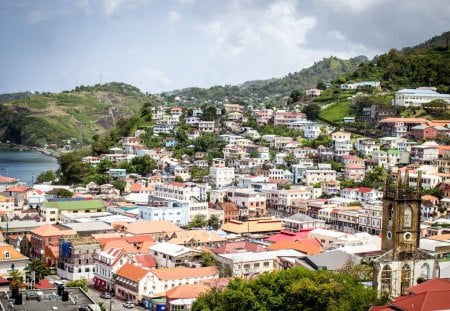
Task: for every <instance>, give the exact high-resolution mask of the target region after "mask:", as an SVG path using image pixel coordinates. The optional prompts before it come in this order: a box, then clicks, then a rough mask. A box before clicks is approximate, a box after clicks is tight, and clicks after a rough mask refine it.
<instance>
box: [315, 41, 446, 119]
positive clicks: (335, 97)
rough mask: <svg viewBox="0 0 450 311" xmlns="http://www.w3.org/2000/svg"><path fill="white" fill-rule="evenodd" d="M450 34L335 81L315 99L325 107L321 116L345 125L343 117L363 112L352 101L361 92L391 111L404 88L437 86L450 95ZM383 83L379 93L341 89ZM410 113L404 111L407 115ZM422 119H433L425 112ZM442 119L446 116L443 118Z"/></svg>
mask: <svg viewBox="0 0 450 311" xmlns="http://www.w3.org/2000/svg"><path fill="white" fill-rule="evenodd" d="M449 36H450V32H446V33H443V34H442V35H440V36H435V37H433V38H432V39H430V40H428V41H426V42H425V43H422V44H419V45H417V46H414V47H410V48H405V49H403V50H401V51H397V50H394V49H393V50H390V51H389V52H387V53H385V54H382V55H379V56H376V57H375V58H374V59H373V60H372V61H370V62H364V63H361V64H360V65H359V66H358V68H357V69H356V70H355V71H353V72H351V73H348V74H345V75H342V76H340V77H339V78H338V79H335V80H334V81H333V83H332V84H333V85H332V87H331V88H330V89H328V90H326V91H325V92H323V93H322V94H321V96H319V97H318V98H316V99H315V102H316V103H319V104H321V105H323V107H324V108H323V109H322V111H321V112H320V117H321V118H322V119H324V120H328V121H330V122H335V123H342V119H343V117H346V116H357V115H358V114H359V113H360V111H358V110H356V109H352V107H351V104H350V100H349V98H350V97H351V96H353V95H355V94H356V93H357V92H359V91H364V92H369V95H371V97H370V99H371V100H370V101H367V105H370V104H371V103H378V104H380V105H382V106H385V107H387V108H389V106H390V102H391V100H392V99H393V98H394V92H395V91H397V90H398V89H401V88H416V87H419V86H434V87H436V88H437V90H438V91H439V92H441V93H449V92H450V50H449V48H448V43H447V38H448V37H449ZM367 80H375V81H380V83H381V88H380V89H378V90H368V89H365V90H341V89H340V84H341V83H354V82H360V81H367ZM407 113H408V111H406V112H404V113H403V114H404V115H407ZM422 113H423V114H422V115H420V116H421V117H429V118H433V117H434V116H433V115H427V113H426V112H425V111H422ZM440 117H445V116H443V115H441V116H440Z"/></svg>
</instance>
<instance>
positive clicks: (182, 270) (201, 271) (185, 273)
mask: <svg viewBox="0 0 450 311" xmlns="http://www.w3.org/2000/svg"><path fill="white" fill-rule="evenodd" d="M152 273H153V274H154V275H155V276H156V277H157V278H158V279H160V280H176V279H188V278H195V277H203V276H209V275H211V276H213V275H216V274H218V273H219V271H218V270H217V268H216V267H201V268H187V267H176V268H166V269H155V270H152Z"/></svg>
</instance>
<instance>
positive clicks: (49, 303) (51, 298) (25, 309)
mask: <svg viewBox="0 0 450 311" xmlns="http://www.w3.org/2000/svg"><path fill="white" fill-rule="evenodd" d="M64 290H65V291H68V292H69V300H68V301H62V300H61V297H60V296H58V295H57V289H56V288H53V289H48V290H45V289H44V290H33V291H21V293H22V304H21V305H17V304H15V303H14V299H12V298H11V292H8V295H6V294H5V293H1V294H0V303H1V306H0V308H1V309H2V310H5V311H9V310H14V311H49V310H78V307H89V308H88V309H87V310H92V311H100V307H99V306H98V305H97V304H96V303H95V301H94V300H93V299H92V298H91V297H90V296H88V295H87V294H86V293H85V292H84V291H83V290H81V289H80V288H78V287H71V288H65V289H64ZM30 292H32V293H33V294H34V295H37V293H39V295H41V297H42V299H40V300H37V296H34V297H32V296H31V295H30V296H29V297H28V299H29V300H27V293H30ZM74 302H75V303H74ZM11 303H12V304H11ZM12 306H13V307H12Z"/></svg>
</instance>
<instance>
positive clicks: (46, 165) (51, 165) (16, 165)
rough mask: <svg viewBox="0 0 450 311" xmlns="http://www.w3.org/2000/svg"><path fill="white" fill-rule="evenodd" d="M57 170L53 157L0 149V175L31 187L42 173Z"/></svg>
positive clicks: (31, 152) (37, 152)
mask: <svg viewBox="0 0 450 311" xmlns="http://www.w3.org/2000/svg"><path fill="white" fill-rule="evenodd" d="M58 168H59V165H58V162H57V160H56V158H55V157H52V156H48V155H45V154H43V153H41V152H39V151H28V150H23V151H21V150H20V149H0V175H2V176H8V177H14V178H17V179H19V182H22V183H26V184H27V185H29V186H31V185H33V183H35V182H36V178H37V177H38V176H39V174H41V173H42V172H45V171H48V170H53V171H56V170H57V169H58Z"/></svg>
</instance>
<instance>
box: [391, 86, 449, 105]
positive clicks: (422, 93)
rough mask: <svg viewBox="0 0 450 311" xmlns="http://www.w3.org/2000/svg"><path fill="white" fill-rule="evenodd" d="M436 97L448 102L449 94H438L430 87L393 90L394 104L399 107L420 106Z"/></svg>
mask: <svg viewBox="0 0 450 311" xmlns="http://www.w3.org/2000/svg"><path fill="white" fill-rule="evenodd" d="M437 99H440V100H443V101H445V102H447V104H450V95H448V94H440V93H438V92H436V91H433V90H430V89H420V88H419V89H402V90H399V91H397V92H395V101H394V104H395V105H396V106H401V107H421V106H422V105H424V104H427V103H429V102H431V101H433V100H437Z"/></svg>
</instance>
